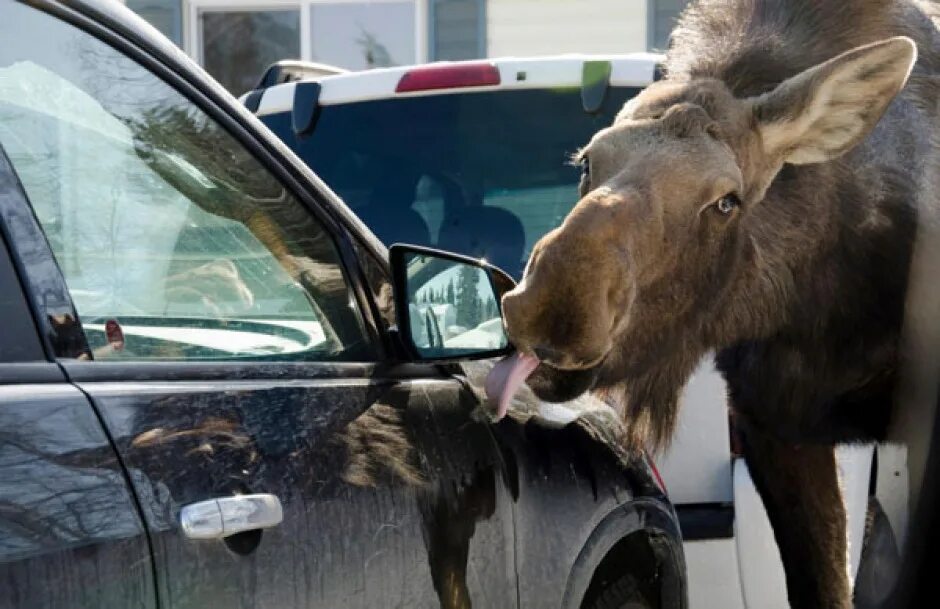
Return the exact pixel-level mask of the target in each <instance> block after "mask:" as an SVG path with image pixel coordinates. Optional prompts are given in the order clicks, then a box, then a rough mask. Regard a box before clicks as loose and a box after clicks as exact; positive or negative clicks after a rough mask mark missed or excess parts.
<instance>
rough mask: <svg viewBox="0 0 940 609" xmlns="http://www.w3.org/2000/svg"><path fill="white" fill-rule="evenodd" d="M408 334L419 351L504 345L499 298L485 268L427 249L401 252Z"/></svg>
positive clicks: (442, 353) (444, 352)
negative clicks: (405, 277) (403, 254)
mask: <svg viewBox="0 0 940 609" xmlns="http://www.w3.org/2000/svg"><path fill="white" fill-rule="evenodd" d="M407 269H408V270H407V274H408V305H409V306H408V308H409V315H410V325H411V338H412V341H413V342H414V344H415V346H416V347H417V348H418V351H419V353H420V354H421V355H422V356H423V357H449V356H458V355H460V354H462V353H470V352H480V351H493V350H498V349H502V348H504V347H506V345H507V339H506V334H505V332H504V331H503V322H502V317H501V316H500V311H499V304H498V302H497V297H496V293H495V291H494V289H493V286H492V283H491V281H490V277H489V275H488V274H487V272H486V270H484V269H482V268H479V267H476V266H473V265H471V264H466V263H463V262H460V261H458V260H450V259H445V258H437V257H434V256H431V255H427V254H410V255H409V257H408V258H407Z"/></svg>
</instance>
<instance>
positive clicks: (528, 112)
mask: <svg viewBox="0 0 940 609" xmlns="http://www.w3.org/2000/svg"><path fill="white" fill-rule="evenodd" d="M661 60H662V58H661V57H660V56H657V55H653V54H633V55H622V56H580V55H579V56H570V55H569V56H558V57H539V58H525V59H522V58H499V59H487V60H483V61H472V62H454V63H435V64H426V65H421V66H406V67H396V68H386V69H377V70H368V71H364V72H349V73H342V74H337V75H328V76H319V75H317V74H316V71H314V70H307V71H305V70H304V69H303V66H302V65H298V64H297V63H296V62H294V63H283V64H276V65H275V66H272V68H271V69H270V70H269V71H268V73H267V74H266V75H265V76H264V78H263V79H262V84H261V85H260V86H259V88H257V89H255V90H253V91H251V92H249V93H246V94H245V95H244V96H242V101H243V103H245V104H246V105H247V106H248V107H249V108H250V109H251V110H252V111H253V112H255V113H256V114H257V115H258V116H259V117H260V118H261V119H262V121H264V122H265V123H266V124H267V125H268V126H269V127H270V128H271V129H272V130H274V132H275V133H277V134H278V135H279V136H280V137H281V138H282V139H283V140H284V141H285V142H286V143H287V144H288V145H289V146H290V147H291V148H292V149H293V150H294V151H295V152H296V153H297V154H298V155H299V156H300V157H301V158H302V159H304V160H305V161H306V162H307V163H308V164H309V165H310V166H311V167H312V168H313V169H314V170H315V171H316V172H317V173H318V174H319V175H320V176H321V177H322V178H323V179H324V180H325V181H326V183H327V184H328V185H330V187H331V188H333V189H334V190H335V191H336V192H337V193H338V194H339V195H340V196H341V197H343V198H344V199H345V200H346V202H347V204H349V205H350V206H351V207H352V208H353V209H354V210H355V211H356V212H357V214H358V215H359V216H360V217H361V218H362V219H363V220H364V221H365V222H366V224H368V225H369V227H370V228H371V229H372V231H373V232H374V233H375V234H376V235H377V236H378V237H379V238H380V239H383V240H384V241H385V242H386V243H388V244H391V243H394V242H409V243H414V244H417V245H428V246H434V247H440V248H442V249H447V250H452V251H457V252H461V253H464V254H468V255H475V256H482V257H486V258H487V259H488V260H490V261H491V262H493V263H494V264H496V265H497V266H500V267H502V268H504V269H505V270H506V271H507V272H509V273H510V274H512V275H514V276H516V277H517V278H518V277H519V276H520V275H521V272H522V269H523V267H524V263H525V260H526V259H527V257H528V253H529V252H530V251H531V248H532V245H533V244H534V243H535V242H536V241H537V240H538V239H539V238H540V237H541V236H542V235H543V234H544V233H545V232H547V231H548V230H550V229H551V228H553V227H554V226H556V225H557V224H558V223H559V222H560V221H561V219H562V218H563V217H564V216H565V214H566V213H567V212H568V210H570V209H571V207H572V205H573V204H574V203H575V202H576V201H577V182H578V172H577V169H576V168H573V167H571V166H570V165H569V164H567V163H566V161H567V159H568V158H570V155H571V154H572V153H574V152H575V151H576V150H577V149H578V148H579V147H580V146H582V145H583V144H584V143H586V142H587V141H588V139H589V138H590V137H591V135H592V134H593V133H594V132H596V131H597V130H598V129H600V128H603V127H605V126H607V125H609V124H610V123H611V122H612V120H613V117H614V116H615V114H616V113H617V111H618V110H619V109H620V108H621V107H622V105H623V103H624V102H626V101H627V100H629V99H630V98H632V97H633V96H635V95H636V94H637V93H638V92H639V91H640V90H642V88H643V87H645V86H647V85H649V84H650V83H652V82H653V81H654V80H655V79H657V78H658V76H659V69H658V65H659V63H660V62H661ZM732 436H733V433H732V426H731V425H730V424H729V413H728V406H727V391H726V387H725V384H724V381H723V380H722V378H721V377H720V375H719V374H718V373H717V372H716V371H715V369H714V367H713V366H712V365H711V362H710V361H704V362H703V363H702V365H701V367H700V369H699V370H698V372H697V373H696V374H695V376H694V378H693V379H692V381H691V382H690V384H689V385H688V387H687V388H686V391H685V397H684V405H683V408H682V416H681V421H680V425H679V430H678V435H677V436H676V438H675V439H674V441H673V443H672V446H671V448H670V450H669V451H668V452H667V453H666V454H664V455H659V456H658V463H659V468H660V471H661V473H662V476H663V478H664V480H665V483H666V486H667V488H668V491H669V494H670V497H671V499H672V501H673V503H674V504H675V506H676V511H677V513H678V515H679V519H680V522H681V524H682V530H683V536H684V539H685V541H684V545H685V555H686V561H687V567H688V586H689V588H688V589H689V599H690V606H691V607H692V608H693V609H715V608H718V607H720V608H721V609H745V608H747V609H776V608H781V609H783V608H786V607H788V603H787V599H786V589H785V583H784V575H783V568H782V565H781V562H780V556H779V552H778V550H777V546H776V542H775V540H774V537H773V532H772V530H771V528H770V524H769V522H768V520H767V515H766V513H765V511H764V509H763V505H762V503H761V500H760V497H759V496H758V494H757V492H756V490H755V488H754V485H753V483H752V481H751V479H750V476H749V475H748V471H747V465H746V464H745V462H744V459H743V458H740V457H739V456H738V455H737V454H736V453H735V451H734V450H733V441H732ZM838 460H839V466H840V473H841V482H842V485H843V493H844V498H845V503H846V507H847V510H848V537H849V556H848V561H847V568H848V569H849V574H850V577H851V578H852V580H853V581H856V582H857V584H856V606H857V607H863V606H869V605H872V604H874V603H876V602H877V600H878V599H877V596H878V595H879V594H881V593H886V592H887V588H888V587H890V586H885V585H883V584H884V581H885V579H887V580H888V581H890V578H891V577H892V574H891V573H890V570H891V567H892V565H894V567H895V568H896V566H897V561H898V560H899V559H898V558H897V552H898V549H897V544H896V543H895V535H894V531H897V532H901V533H903V531H904V528H905V525H906V510H907V496H908V489H907V471H906V467H905V452H904V450H903V449H901V448H897V447H878V448H877V449H876V448H875V447H873V446H856V447H844V448H840V449H839V451H838ZM898 540H899V541H902V540H901V539H900V536H898ZM876 558H877V560H876ZM876 564H877V565H878V568H877V569H876V568H875V565H876Z"/></svg>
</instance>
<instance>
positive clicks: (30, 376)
mask: <svg viewBox="0 0 940 609" xmlns="http://www.w3.org/2000/svg"><path fill="white" fill-rule="evenodd" d="M16 191H17V185H16V180H15V176H14V175H13V173H12V172H11V171H10V166H9V164H7V163H6V161H5V159H3V158H2V155H0V319H2V320H3V327H2V330H0V582H3V583H2V585H0V588H2V591H3V592H2V594H0V607H3V608H7V607H10V608H12V607H37V608H38V607H43V608H54V607H101V608H102V609H123V608H125V607H141V608H154V607H156V595H155V591H154V581H153V566H152V563H151V560H150V549H149V547H148V544H147V535H146V530H145V528H144V524H143V521H142V520H141V517H140V514H139V512H138V509H137V506H136V505H135V503H134V500H133V494H132V492H131V490H130V486H129V485H128V481H127V480H126V479H125V477H124V475H123V472H122V470H121V466H120V462H119V461H118V459H117V458H116V455H115V452H114V450H113V449H112V446H111V444H110V442H109V441H108V437H107V435H106V434H105V431H104V429H103V428H102V426H101V424H100V422H99V420H98V418H97V417H96V416H95V411H94V409H93V408H92V406H91V404H90V403H89V402H88V399H87V398H86V397H85V396H84V395H82V393H81V391H79V390H78V389H76V388H75V387H73V386H71V385H69V384H68V383H67V381H66V378H65V375H64V374H63V373H62V370H61V369H60V368H59V367H58V366H57V365H56V364H54V363H52V362H49V361H48V360H47V358H46V353H45V351H44V349H43V343H42V341H41V340H40V337H39V335H38V334H37V332H36V325H35V324H34V323H33V318H32V316H31V314H30V311H29V308H28V305H27V302H26V299H25V297H24V294H23V292H22V290H21V287H20V282H19V279H18V277H17V273H16V271H15V268H14V265H13V261H12V260H11V259H10V257H9V255H8V251H7V247H6V239H5V238H4V233H5V232H7V231H6V230H5V229H6V228H8V226H9V225H8V224H7V223H8V222H11V221H12V222H16V217H15V215H14V214H12V213H10V212H11V211H12V209H11V205H10V203H11V199H12V198H14V197H15V196H16ZM20 262H21V263H23V264H32V265H40V266H41V265H42V260H37V259H35V258H25V259H21V260H20Z"/></svg>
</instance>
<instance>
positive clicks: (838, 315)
mask: <svg viewBox="0 0 940 609" xmlns="http://www.w3.org/2000/svg"><path fill="white" fill-rule="evenodd" d="M938 16H940V10H938V9H937V8H936V7H935V6H933V5H931V4H930V3H917V2H913V1H908V0H790V1H782V0H700V1H698V2H694V3H693V4H692V5H690V6H689V7H688V8H687V9H686V10H685V12H684V13H683V15H682V16H681V18H680V20H679V22H678V25H677V27H676V29H675V30H674V32H673V36H672V40H671V44H670V48H669V50H668V52H667V56H666V62H665V78H664V79H663V80H661V81H659V82H657V83H655V84H653V85H652V86H650V87H648V88H647V89H646V90H645V91H644V92H642V93H641V94H640V95H639V96H637V97H636V98H634V99H633V100H631V101H630V102H628V103H627V104H626V106H625V107H624V108H623V110H622V111H621V112H620V113H619V114H618V116H617V117H616V119H615V121H614V123H613V125H612V126H610V127H608V128H606V129H603V130H601V131H600V132H598V133H597V134H596V135H595V136H594V137H593V138H592V139H591V140H590V142H589V143H588V144H587V145H586V146H584V148H583V149H582V150H581V151H580V152H579V153H578V154H577V156H576V161H578V162H580V163H581V165H582V168H583V175H582V179H581V185H580V201H579V202H578V203H577V205H575V207H574V208H573V210H572V211H571V213H570V214H569V215H568V216H567V217H566V218H565V220H564V222H563V223H562V224H561V226H560V227H558V228H557V229H555V230H553V231H551V232H550V233H548V234H546V235H545V236H544V237H543V238H542V239H541V240H540V241H539V242H538V243H537V244H536V246H535V247H534V249H533V252H532V255H531V257H530V259H529V262H528V265H527V267H526V270H525V274H524V276H523V278H522V280H521V282H520V283H519V285H518V286H516V288H515V289H513V290H512V291H511V292H509V293H507V294H506V295H505V296H504V297H503V301H502V305H503V313H504V318H505V323H506V330H507V333H508V335H509V337H510V338H511V340H512V342H513V344H514V345H515V346H516V348H517V354H516V355H514V356H512V357H511V358H509V359H507V360H505V361H504V362H502V363H501V364H500V365H498V366H497V367H496V368H494V370H493V372H492V373H491V379H490V381H491V382H490V383H489V385H490V386H492V387H493V389H492V393H493V394H494V397H496V398H498V399H499V401H500V403H501V405H502V406H503V407H505V404H506V402H507V400H508V399H509V398H510V397H511V395H512V393H513V392H514V391H515V389H516V388H518V386H519V385H520V384H521V383H522V382H526V383H527V384H528V385H529V386H530V387H531V388H532V389H533V391H535V393H536V394H537V395H539V396H540V397H541V398H542V399H545V400H549V401H559V400H566V399H571V398H573V397H575V396H577V395H579V394H581V393H584V392H586V391H588V390H594V391H596V392H599V393H601V394H604V395H605V396H607V397H608V398H609V399H616V400H617V401H618V402H619V403H620V404H621V406H622V409H623V416H624V419H625V423H626V425H627V427H628V430H629V431H628V436H629V438H628V439H629V440H630V441H631V442H635V443H637V444H639V445H643V446H648V447H652V448H662V447H664V446H665V445H667V444H668V442H669V438H670V437H671V435H672V433H673V431H674V428H675V424H676V418H677V410H678V403H679V395H680V392H681V390H682V388H683V386H684V385H685V383H686V382H687V380H688V378H689V376H690V375H691V373H692V371H693V370H694V368H695V367H696V365H697V364H698V363H699V361H700V360H701V359H702V358H703V357H705V356H707V355H708V354H710V353H712V352H714V353H715V354H716V355H715V361H716V365H717V367H718V369H719V370H720V371H721V373H722V374H723V376H724V377H725V379H726V381H727V384H728V388H729V401H730V407H731V409H732V411H733V413H734V415H735V420H736V421H737V424H738V425H739V427H740V431H741V433H742V437H743V447H744V453H745V459H746V460H747V464H748V467H749V469H750V472H751V475H752V477H753V479H754V482H755V484H756V486H757V489H758V492H759V493H760V495H761V497H762V499H763V502H764V505H765V507H766V509H767V513H768V515H769V517H770V521H771V524H772V526H773V529H774V534H775V537H776V540H777V545H778V547H779V550H780V553H781V557H782V559H783V563H784V569H785V572H786V581H787V590H788V596H789V599H790V604H791V606H793V607H794V608H797V609H820V608H826V609H848V608H849V607H851V606H852V596H851V591H850V585H849V581H848V575H847V567H846V554H847V541H846V535H845V530H846V527H845V508H844V504H843V501H842V497H841V494H840V490H839V486H838V479H837V469H836V462H835V456H834V446H835V445H836V444H839V443H852V442H870V441H875V440H883V439H884V438H885V434H886V430H887V429H888V427H889V425H890V423H891V420H892V417H893V416H895V415H896V413H895V410H896V408H895V406H894V400H893V396H894V394H895V390H896V388H897V386H898V383H899V375H900V372H899V369H900V367H901V364H902V360H901V349H902V346H901V339H900V337H901V334H902V325H903V323H904V318H905V301H906V294H907V292H908V284H909V272H908V269H909V267H910V264H911V258H912V250H913V243H914V241H915V237H916V234H917V231H918V226H919V222H921V221H922V218H924V217H926V216H928V215H929V213H930V212H931V210H936V209H937V205H938V203H940V201H938V199H940V188H938V187H940V117H938V113H940V52H938V50H940V45H938V42H940V36H938V31H937V22H938Z"/></svg>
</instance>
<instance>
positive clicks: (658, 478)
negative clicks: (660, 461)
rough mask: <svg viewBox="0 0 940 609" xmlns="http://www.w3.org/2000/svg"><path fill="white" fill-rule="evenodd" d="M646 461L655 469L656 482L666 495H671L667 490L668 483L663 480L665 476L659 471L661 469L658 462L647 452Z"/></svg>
mask: <svg viewBox="0 0 940 609" xmlns="http://www.w3.org/2000/svg"><path fill="white" fill-rule="evenodd" d="M646 462H647V463H649V464H650V469H651V470H653V476H655V477H656V482H657V484H659V488H661V489H662V491H663V494H664V495H667V496H668V495H669V491H668V490H666V483H665V482H663V477H662V475H660V473H659V469H658V468H657V467H656V462H655V461H653V458H652V457H650V456H649V454H646Z"/></svg>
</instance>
